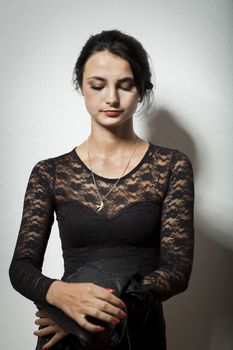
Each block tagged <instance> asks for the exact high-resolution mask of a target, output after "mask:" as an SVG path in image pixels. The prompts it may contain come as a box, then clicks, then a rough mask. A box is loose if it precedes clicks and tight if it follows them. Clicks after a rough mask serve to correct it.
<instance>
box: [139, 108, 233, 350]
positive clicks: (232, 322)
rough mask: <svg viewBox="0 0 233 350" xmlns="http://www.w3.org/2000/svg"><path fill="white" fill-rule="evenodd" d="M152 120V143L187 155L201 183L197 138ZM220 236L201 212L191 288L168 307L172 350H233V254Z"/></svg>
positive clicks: (164, 120) (167, 120)
mask: <svg viewBox="0 0 233 350" xmlns="http://www.w3.org/2000/svg"><path fill="white" fill-rule="evenodd" d="M148 118H149V121H148V120H147V122H146V123H147V125H146V133H147V139H148V140H150V141H151V142H152V143H155V144H158V145H161V146H165V147H170V148H176V149H179V150H180V151H183V152H184V153H185V154H187V156H188V157H189V158H190V160H191V162H192V165H193V169H194V176H195V182H196V180H197V178H198V154H197V149H196V147H195V144H194V142H193V140H192V137H191V135H189V134H188V132H187V131H186V130H184V128H183V127H182V126H181V125H179V124H178V123H177V121H176V120H175V117H174V116H173V115H172V114H171V113H169V112H168V111H166V110H164V109H158V110H156V111H153V112H152V113H151V114H150V116H149V117H148ZM147 128H148V129H147ZM195 204H196V207H195V208H196V209H198V208H197V203H195ZM216 205H217V203H216ZM216 230H217V228H215V227H213V225H212V224H211V222H207V221H206V220H205V213H199V212H198V210H196V211H195V252H194V265H193V271H192V275H191V279H190V284H189V288H188V290H187V291H186V292H185V293H182V294H179V295H177V296H175V297H173V298H171V299H169V300H168V301H166V302H165V303H164V309H165V317H166V323H167V338H168V350H197V349H198V350H219V349H221V350H231V349H233V335H232V330H233V302H232V300H233V292H232V290H233V288H232V285H233V282H232V266H233V252H232V251H231V250H230V249H228V248H226V247H224V246H221V245H220V244H219V243H217V242H216V241H214V240H213V239H212V238H211V237H213V236H215V237H216V235H213V233H214V231H216ZM218 231H219V230H218ZM217 234H218V236H219V235H220V234H221V232H218V233H217Z"/></svg>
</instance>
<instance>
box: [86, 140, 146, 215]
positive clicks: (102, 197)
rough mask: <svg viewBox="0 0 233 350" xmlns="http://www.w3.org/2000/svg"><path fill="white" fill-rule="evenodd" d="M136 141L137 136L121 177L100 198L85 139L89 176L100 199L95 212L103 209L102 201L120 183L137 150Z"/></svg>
mask: <svg viewBox="0 0 233 350" xmlns="http://www.w3.org/2000/svg"><path fill="white" fill-rule="evenodd" d="M138 141H139V138H138V136H137V138H136V143H135V145H134V148H133V150H132V152H131V154H130V157H129V160H128V162H127V164H126V167H125V169H124V171H123V173H122V174H121V176H120V177H119V178H118V179H117V181H116V182H115V183H114V184H113V186H112V187H111V188H110V190H109V191H108V192H107V193H106V194H105V195H104V196H101V194H100V192H99V189H98V186H97V183H96V179H95V176H94V173H93V170H92V166H91V158H90V152H89V137H88V139H87V154H88V160H89V164H90V170H91V176H92V179H93V183H94V185H95V188H96V192H97V194H98V196H99V199H100V204H99V205H97V206H96V208H97V211H100V210H101V209H103V207H104V199H105V198H106V197H107V196H108V195H109V194H110V193H111V192H112V191H113V189H114V188H115V187H116V185H117V184H118V182H119V181H120V179H121V178H122V177H123V176H124V174H125V172H126V170H127V168H128V166H129V163H130V161H131V159H132V157H133V155H134V153H135V151H136V148H137V145H138Z"/></svg>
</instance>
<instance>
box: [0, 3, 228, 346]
mask: <svg viewBox="0 0 233 350" xmlns="http://www.w3.org/2000/svg"><path fill="white" fill-rule="evenodd" d="M0 7H1V8H0V13H1V30H0V35H1V50H0V51H1V65H0V70H1V79H0V84H1V87H0V89H1V91H0V98H1V153H0V156H1V172H0V176H1V178H0V185H1V193H2V195H1V207H0V211H1V231H0V234H1V245H0V249H1V252H0V259H1V273H0V285H1V300H0V302H1V308H0V310H1V318H0V320H1V321H0V322H1V326H0V332H1V333H2V334H1V348H2V349H18V350H27V349H33V348H34V346H35V342H36V339H35V336H33V334H32V332H33V330H34V329H35V326H34V324H33V323H34V312H35V307H34V305H33V304H32V303H31V302H30V301H28V300H26V299H25V298H23V297H22V296H21V295H19V294H18V293H16V292H15V291H14V290H13V289H12V287H11V285H10V282H9V279H8V267H9V264H10V260H11V257H12V253H13V248H14V245H15V241H16V237H17V234H18V229H19V225H20V221H21V215H22V209H23V196H24V192H25V189H26V184H27V181H28V177H29V174H30V171H31V169H32V167H33V166H34V165H35V163H36V162H38V161H39V160H42V159H45V158H47V157H53V156H57V155H59V154H62V153H65V152H68V151H69V150H71V149H72V148H74V147H75V146H77V145H78V144H79V143H80V142H82V141H83V140H84V139H85V137H86V136H87V135H88V132H89V127H90V124H89V116H88V115H87V113H86V111H85V108H84V105H83V102H82V99H81V97H80V96H79V95H78V94H77V93H75V92H74V91H73V87H72V85H71V75H72V69H73V66H74V63H75V60H76V57H77V55H78V53H79V51H80V49H81V47H82V45H83V44H84V42H85V41H86V39H87V38H88V36H89V35H90V34H94V33H97V32H99V31H100V30H102V29H112V28H118V29H120V30H123V31H126V32H127V33H129V34H131V35H133V36H135V37H136V38H138V39H139V40H140V41H141V42H142V43H143V44H144V46H145V48H146V49H147V51H148V52H149V54H150V57H151V60H152V62H153V66H154V71H155V75H156V81H157V88H156V108H154V109H153V110H152V112H151V113H150V115H149V116H148V117H147V118H144V119H137V120H136V122H135V127H136V131H137V132H138V134H139V135H140V136H142V137H144V138H147V139H148V140H151V141H152V142H154V143H157V144H162V145H165V146H169V147H175V148H178V149H180V150H182V151H184V152H185V153H186V154H187V155H188V156H189V157H190V159H191V160H192V163H193V166H194V171H195V184H196V204H195V227H196V248H195V261H194V267H193V273H192V277H191V281H190V286H189V289H188V290H187V291H186V292H185V293H182V294H180V295H178V296H176V297H173V298H172V299H170V300H168V301H167V302H165V303H164V306H165V311H166V319H167V334H168V345H169V346H168V350H187V349H188V350H197V349H198V350H217V349H218V350H219V349H221V350H230V349H232V348H233V333H232V329H233V312H232V311H233V307H232V292H233V290H232V262H233V253H232V251H233V232H232V152H231V151H232V141H231V140H232V115H231V114H232V105H233V103H232V92H233V84H232V72H233V70H232V57H233V56H232V45H233V44H232V37H233V27H232V18H233V2H232V1H230V0H229V1H227V0H212V1H210V0H209V1H208V0H195V1H194V0H193V1H187V0H183V1H182V0H173V1H172V0H171V1H168V0H164V1H160V0H151V1H140V0H132V1H125V0H118V1H110V0H102V1H90V0H89V1H88V0H87V1H71V0H67V1H58V0H50V1H45V0H40V1H38V0H35V1H31V0H24V1H16V0H11V1H1V2H0ZM62 271H63V265H62V261H61V252H60V242H59V239H58V228H57V224H56V222H55V223H54V226H53V229H52V236H51V240H50V243H49V246H48V251H47V254H46V259H45V266H44V272H45V273H46V274H47V275H49V276H53V277H59V276H60V275H61V273H62Z"/></svg>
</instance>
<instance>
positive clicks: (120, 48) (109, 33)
mask: <svg viewBox="0 0 233 350" xmlns="http://www.w3.org/2000/svg"><path fill="white" fill-rule="evenodd" d="M105 50H107V51H109V52H111V53H113V54H114V55H117V56H120V57H121V58H123V59H125V60H126V61H128V62H129V64H130V67H131V70H132V73H133V76H134V80H135V83H136V86H137V89H138V92H139V96H140V102H142V101H143V102H144V101H145V100H146V101H147V103H148V102H149V100H150V97H151V96H152V89H153V84H152V82H151V71H150V65H149V61H148V54H147V53H146V51H145V49H144V48H143V46H142V44H141V43H140V42H139V41H137V40H136V39H135V38H133V37H132V36H130V35H127V34H124V33H122V32H120V31H119V30H104V31H102V32H101V33H99V34H96V35H92V36H90V38H89V39H88V40H87V42H86V44H85V45H84V46H83V48H82V50H81V53H80V55H79V57H78V59H77V62H76V64H75V67H74V72H73V83H74V86H75V89H76V90H79V89H80V87H81V86H82V79H83V71H84V66H85V63H86V62H87V60H88V59H89V57H90V56H91V55H93V54H94V53H96V52H100V51H105Z"/></svg>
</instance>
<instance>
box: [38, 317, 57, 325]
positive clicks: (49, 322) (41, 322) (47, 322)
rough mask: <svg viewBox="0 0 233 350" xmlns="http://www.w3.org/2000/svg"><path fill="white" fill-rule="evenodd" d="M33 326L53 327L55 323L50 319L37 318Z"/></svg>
mask: <svg viewBox="0 0 233 350" xmlns="http://www.w3.org/2000/svg"><path fill="white" fill-rule="evenodd" d="M35 324H37V325H38V326H51V325H55V322H54V320H53V319H52V318H46V317H43V318H38V319H36V320H35Z"/></svg>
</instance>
